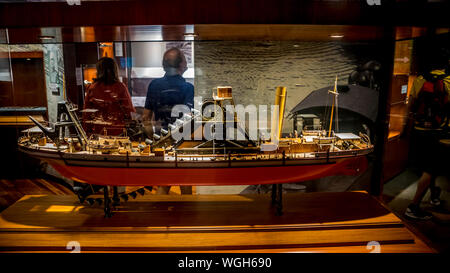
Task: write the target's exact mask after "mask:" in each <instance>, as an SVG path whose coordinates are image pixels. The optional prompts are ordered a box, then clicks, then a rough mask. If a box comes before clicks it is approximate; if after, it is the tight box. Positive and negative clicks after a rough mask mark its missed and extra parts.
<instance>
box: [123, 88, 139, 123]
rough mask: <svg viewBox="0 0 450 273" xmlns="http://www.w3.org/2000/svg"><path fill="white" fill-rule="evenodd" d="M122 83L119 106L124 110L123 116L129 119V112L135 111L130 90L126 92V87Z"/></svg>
mask: <svg viewBox="0 0 450 273" xmlns="http://www.w3.org/2000/svg"><path fill="white" fill-rule="evenodd" d="M121 84H122V91H121V95H120V104H121V105H120V106H121V108H122V109H123V111H124V114H125V117H126V118H127V119H131V113H132V112H136V109H134V106H133V101H132V100H131V96H130V92H128V88H127V86H126V85H125V84H124V83H121Z"/></svg>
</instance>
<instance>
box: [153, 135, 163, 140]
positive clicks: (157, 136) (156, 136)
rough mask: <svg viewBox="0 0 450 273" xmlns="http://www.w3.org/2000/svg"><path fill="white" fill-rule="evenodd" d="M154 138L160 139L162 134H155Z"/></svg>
mask: <svg viewBox="0 0 450 273" xmlns="http://www.w3.org/2000/svg"><path fill="white" fill-rule="evenodd" d="M153 138H154V139H156V140H158V139H160V138H161V136H160V135H157V134H153Z"/></svg>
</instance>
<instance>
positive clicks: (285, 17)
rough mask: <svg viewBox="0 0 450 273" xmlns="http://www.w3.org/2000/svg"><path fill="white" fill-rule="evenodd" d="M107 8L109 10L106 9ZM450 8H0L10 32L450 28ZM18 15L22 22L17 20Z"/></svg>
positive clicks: (154, 0) (186, 3) (90, 4)
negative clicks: (186, 26) (58, 28)
mask: <svg viewBox="0 0 450 273" xmlns="http://www.w3.org/2000/svg"><path fill="white" fill-rule="evenodd" d="M106 7H107V8H106ZM448 10H449V5H448V2H446V1H442V2H439V3H428V1H413V0H409V1H386V2H383V4H382V5H369V4H368V3H367V2H366V1H313V0H302V1H298V0H248V1H241V0H229V1H222V0H200V1H199V0H172V1H158V0H150V1H139V0H130V1H111V2H109V3H108V2H105V1H99V2H97V1H85V2H83V4H82V5H78V6H73V5H68V4H67V3H65V2H58V3H45V2H44V3H35V2H34V3H9V4H3V5H2V6H0V18H1V19H0V20H1V21H0V22H1V25H2V26H6V27H30V26H36V25H37V26H86V25H88V26H89V25H130V24H132V25H176V24H261V23H270V24H339V25H344V24H359V25H380V24H385V25H388V24H390V25H404V26H411V25H416V26H418V25H432V24H438V25H439V24H441V25H443V26H448V20H446V19H447V11H448ZM18 15H19V16H18Z"/></svg>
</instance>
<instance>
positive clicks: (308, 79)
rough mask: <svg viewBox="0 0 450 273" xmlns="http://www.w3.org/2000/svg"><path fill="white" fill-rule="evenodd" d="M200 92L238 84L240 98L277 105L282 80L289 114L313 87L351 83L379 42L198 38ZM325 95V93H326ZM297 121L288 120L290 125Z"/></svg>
mask: <svg viewBox="0 0 450 273" xmlns="http://www.w3.org/2000/svg"><path fill="white" fill-rule="evenodd" d="M194 46H195V47H194V52H195V55H194V57H195V62H194V63H195V93H196V96H203V97H204V98H205V97H211V92H212V88H213V87H215V86H218V85H230V86H232V87H233V97H234V100H235V103H236V104H243V105H248V104H255V105H260V104H265V105H271V104H273V103H274V99H275V88H276V87H277V86H286V87H287V101H286V111H285V112H286V114H288V113H289V111H290V110H291V109H292V108H293V107H294V106H295V105H297V104H298V103H299V102H300V101H301V100H303V99H304V98H305V97H306V96H307V95H308V94H309V93H310V92H312V91H314V90H317V89H319V88H323V87H326V86H331V85H333V84H334V80H335V77H336V75H337V76H338V78H339V82H338V83H339V84H346V83H347V81H348V76H349V74H350V72H352V71H353V70H354V69H355V68H356V67H357V65H360V64H363V63H364V62H366V61H367V60H370V59H372V57H373V56H367V55H370V54H371V53H372V52H373V51H372V49H373V45H367V44H344V43H338V42H294V41H292V42H291V41H288V42H285V41H270V42H259V41H239V42H237V41H236V42H235V41H220V42H218V41H211V42H197V43H194ZM324 99H325V98H324ZM291 129H292V122H289V121H286V120H285V123H284V131H290V130H291Z"/></svg>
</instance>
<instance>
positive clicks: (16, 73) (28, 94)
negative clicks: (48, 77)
mask: <svg viewBox="0 0 450 273" xmlns="http://www.w3.org/2000/svg"><path fill="white" fill-rule="evenodd" d="M11 68H12V72H13V77H14V79H13V85H14V106H44V107H47V94H46V87H45V73H44V60H43V58H42V57H41V58H12V59H11Z"/></svg>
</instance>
